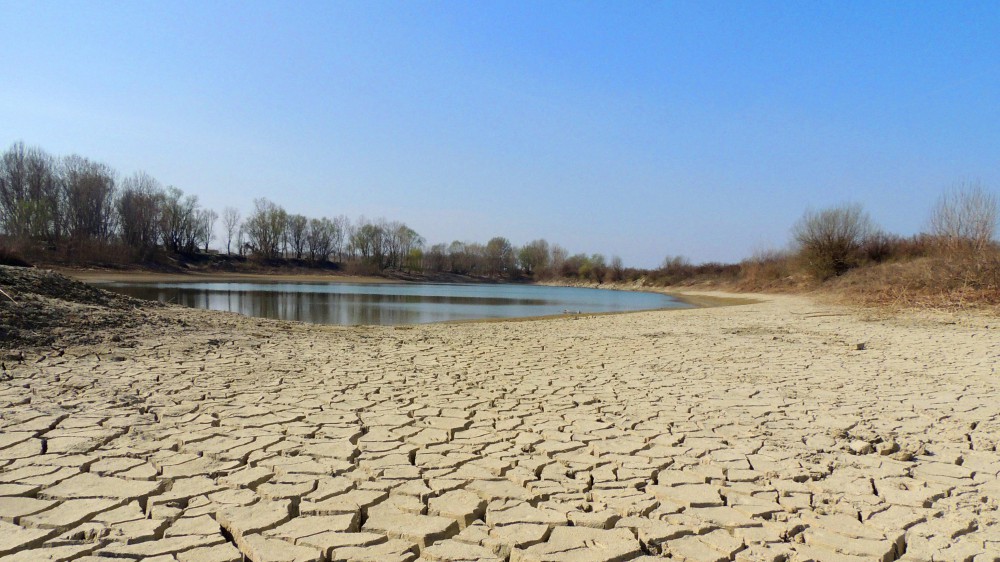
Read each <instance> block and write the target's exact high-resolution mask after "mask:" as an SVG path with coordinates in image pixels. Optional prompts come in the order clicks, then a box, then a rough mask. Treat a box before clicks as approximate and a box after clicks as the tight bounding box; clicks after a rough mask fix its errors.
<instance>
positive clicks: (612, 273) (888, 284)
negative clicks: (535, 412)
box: [0, 143, 1000, 306]
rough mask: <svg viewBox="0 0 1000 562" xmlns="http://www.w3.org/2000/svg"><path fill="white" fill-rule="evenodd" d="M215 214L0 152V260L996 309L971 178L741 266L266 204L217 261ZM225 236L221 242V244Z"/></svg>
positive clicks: (989, 225)
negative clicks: (914, 222) (451, 237)
mask: <svg viewBox="0 0 1000 562" xmlns="http://www.w3.org/2000/svg"><path fill="white" fill-rule="evenodd" d="M219 218H220V217H219V215H218V214H217V213H215V212H214V211H212V210H210V209H204V208H202V207H201V206H200V205H199V203H198V198H197V197H196V196H194V195H185V194H184V192H183V191H181V190H180V189H178V188H176V187H163V186H161V185H160V183H159V182H157V181H156V179H154V178H152V177H151V176H149V175H148V174H145V173H142V172H139V173H136V174H133V175H131V176H128V177H125V178H124V179H119V174H118V173H117V172H116V171H115V170H113V169H111V168H110V167H109V166H107V165H105V164H101V163H98V162H93V161H91V160H88V159H86V158H83V157H80V156H68V157H63V158H56V157H53V156H50V155H49V154H47V153H46V152H45V151H44V150H41V149H39V148H29V147H26V146H25V145H24V144H23V143H15V144H14V145H12V146H11V147H10V148H9V149H8V150H7V151H6V152H4V153H3V154H2V155H0V263H6V264H12V265H26V264H27V263H28V262H29V261H30V262H36V263H43V264H59V265H66V264H69V265H73V264H76V265H86V266H99V267H113V268H123V267H135V266H136V265H139V266H140V267H143V268H147V269H148V268H153V269H178V268H190V267H195V268H198V269H202V270H210V271H211V270H214V271H244V272H247V271H262V270H263V271H268V270H270V271H273V270H287V269H295V270H300V269H303V268H309V269H318V270H323V271H338V272H341V273H346V274H349V275H365V276H371V275H381V276H389V277H402V278H425V279H426V278H430V279H437V278H448V279H454V278H462V279H470V278H474V279H505V280H533V281H565V282H570V283H588V284H604V283H610V284H623V283H624V284H630V285H640V286H656V287H663V286H705V287H712V288H726V289H730V290H741V291H793V290H794V291H798V290H809V289H815V288H819V287H827V288H831V289H835V290H837V291H839V292H841V293H843V294H845V295H846V296H847V298H850V299H852V300H856V301H859V302H866V303H890V304H891V303H903V304H905V303H918V302H919V303H927V302H935V303H939V304H942V305H949V306H950V305H968V304H970V303H987V304H996V303H997V302H998V301H1000V296H998V294H997V293H998V285H1000V283H998V277H1000V257H998V256H1000V250H998V247H997V243H996V242H995V234H996V228H997V220H998V218H1000V204H998V200H997V196H996V194H995V193H992V192H990V191H988V190H987V189H986V188H985V187H983V186H982V185H981V184H978V183H973V184H963V185H959V186H958V187H956V188H953V189H951V190H949V191H947V192H945V194H944V195H942V197H941V198H940V200H939V201H938V203H937V204H936V206H935V207H934V209H932V210H931V213H930V216H929V219H928V221H927V227H928V228H927V232H926V233H922V234H919V235H916V236H911V237H901V236H897V235H894V234H890V233H886V232H884V231H882V230H881V229H879V228H878V227H877V226H876V225H875V223H874V221H873V220H872V219H871V217H870V216H869V215H868V213H867V212H865V211H864V209H863V208H862V207H861V206H860V205H857V204H849V205H841V206H837V207H832V208H828V209H822V210H819V211H808V212H806V213H805V214H804V215H803V216H802V218H801V219H800V220H799V221H798V222H797V223H796V224H795V225H794V227H793V228H792V231H791V239H792V242H793V244H792V247H791V248H790V249H789V250H786V251H776V250H771V251H763V252H758V253H757V254H755V255H754V256H752V257H750V258H748V259H746V260H743V261H742V262H741V263H739V264H724V263H703V264H692V263H690V262H689V261H688V260H687V259H685V258H683V257H679V256H677V257H673V256H671V257H668V258H667V259H665V260H664V261H663V264H662V265H661V266H660V267H659V268H656V269H652V270H647V269H636V268H627V267H625V266H624V264H623V263H622V260H621V258H619V257H617V256H612V257H611V258H610V259H608V258H607V257H606V256H604V255H603V254H585V253H578V254H570V253H569V252H568V251H567V250H566V249H565V248H563V247H562V246H559V245H558V244H550V243H549V242H548V241H546V240H544V239H538V240H534V241H532V242H529V243H528V244H526V245H524V246H523V247H520V248H518V247H515V246H514V245H513V244H511V242H510V241H509V240H508V239H507V238H504V237H502V236H496V237H493V238H492V239H490V240H489V241H488V242H486V243H485V244H481V243H478V242H462V241H454V242H452V243H450V244H434V245H431V246H427V244H426V242H425V240H424V238H423V237H422V236H420V235H419V234H418V233H417V232H415V231H414V230H413V229H411V228H409V227H408V226H407V225H405V224H403V223H401V222H396V221H387V220H385V219H377V220H368V219H365V218H364V217H362V218H359V219H358V220H356V221H351V220H350V219H348V218H347V217H344V216H339V217H336V218H334V219H329V218H326V217H322V218H309V217H306V216H303V215H296V214H290V213H288V212H287V211H286V210H285V209H284V208H283V207H282V206H280V205H278V204H277V203H274V202H272V201H269V200H267V199H257V200H255V201H254V208H253V210H252V212H250V213H249V214H248V215H247V216H246V217H241V216H240V213H239V211H237V210H236V209H234V208H231V207H227V208H226V209H224V210H223V213H222V216H221V219H222V221H221V228H222V232H223V235H224V238H225V249H226V251H225V253H224V254H221V253H218V252H210V251H209V250H208V246H209V243H210V242H211V241H212V239H213V238H214V228H215V223H216V221H217V219H219ZM220 242H221V240H220Z"/></svg>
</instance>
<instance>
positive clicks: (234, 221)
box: [222, 207, 240, 255]
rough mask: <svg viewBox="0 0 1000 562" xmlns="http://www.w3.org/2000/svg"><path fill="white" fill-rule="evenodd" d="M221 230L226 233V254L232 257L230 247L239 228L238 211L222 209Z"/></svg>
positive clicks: (227, 208) (232, 208) (228, 208)
mask: <svg viewBox="0 0 1000 562" xmlns="http://www.w3.org/2000/svg"><path fill="white" fill-rule="evenodd" d="M222 228H223V229H224V230H225V231H226V254H227V255H232V250H231V248H230V245H231V244H232V242H233V238H234V237H235V236H236V234H237V231H238V230H239V228H240V211H239V209H237V208H236V207H226V208H225V209H222Z"/></svg>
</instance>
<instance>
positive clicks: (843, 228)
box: [792, 204, 876, 280]
mask: <svg viewBox="0 0 1000 562" xmlns="http://www.w3.org/2000/svg"><path fill="white" fill-rule="evenodd" d="M874 232H876V228H875V226H874V224H873V223H872V220H871V217H869V216H868V213H867V212H865V211H864V209H862V207H861V205H858V204H850V205H841V206H839V207H831V208H829V209H825V210H822V211H819V212H813V211H807V212H806V213H805V215H803V216H802V218H801V219H799V222H798V223H796V224H795V226H794V227H793V228H792V237H793V238H794V239H795V242H796V243H797V244H798V247H799V258H800V260H801V263H802V266H803V267H804V268H805V270H806V272H807V273H809V274H810V275H812V276H813V277H815V278H816V279H819V280H825V279H829V278H830V277H835V276H838V275H842V274H843V273H845V272H846V271H848V270H850V269H851V268H853V267H856V266H857V265H858V264H859V263H860V262H861V258H862V255H861V247H862V243H863V242H864V241H865V240H866V239H868V238H869V237H870V236H871V235H872V234H873V233H874Z"/></svg>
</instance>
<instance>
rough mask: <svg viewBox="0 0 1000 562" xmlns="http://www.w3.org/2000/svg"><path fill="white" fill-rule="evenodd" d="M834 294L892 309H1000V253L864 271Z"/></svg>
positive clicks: (853, 274) (924, 260)
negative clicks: (993, 307)
mask: <svg viewBox="0 0 1000 562" xmlns="http://www.w3.org/2000/svg"><path fill="white" fill-rule="evenodd" d="M831 289H833V290H834V291H836V292H839V293H840V294H841V295H843V296H844V297H845V298H847V299H848V300H850V301H852V302H856V303H859V304H866V305H876V306H889V307H913V306H928V307H935V308H965V307H974V306H1000V248H996V247H991V248H989V249H988V250H986V251H985V252H984V254H983V255H982V256H981V257H980V259H975V260H974V259H970V258H969V256H968V255H967V254H966V255H959V256H943V255H934V256H930V257H922V258H917V259H913V260H905V261H896V262H889V263H883V264H878V265H873V266H870V267H863V268H859V269H856V270H854V271H851V272H850V273H848V274H847V275H844V276H842V277H840V278H838V279H837V280H836V282H835V283H833V284H832V285H831Z"/></svg>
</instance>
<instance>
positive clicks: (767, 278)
mask: <svg viewBox="0 0 1000 562" xmlns="http://www.w3.org/2000/svg"><path fill="white" fill-rule="evenodd" d="M792 275H793V268H792V260H791V256H790V255H789V254H788V252H785V251H781V250H763V251H757V252H754V254H753V256H751V257H750V258H747V259H745V260H743V261H742V262H740V274H739V277H740V281H739V287H740V288H741V289H743V290H745V291H755V290H757V291H759V290H764V289H773V288H776V287H779V286H781V285H787V284H788V283H789V281H790V279H791V278H792Z"/></svg>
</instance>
